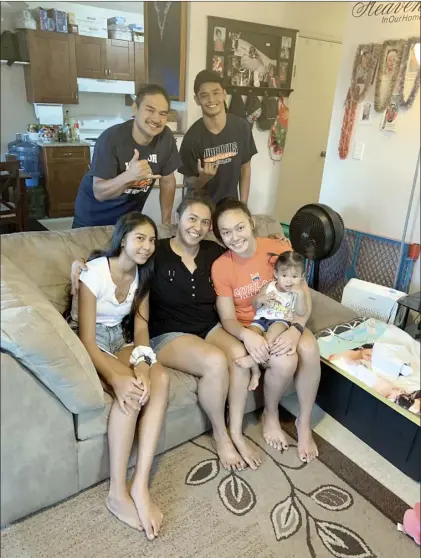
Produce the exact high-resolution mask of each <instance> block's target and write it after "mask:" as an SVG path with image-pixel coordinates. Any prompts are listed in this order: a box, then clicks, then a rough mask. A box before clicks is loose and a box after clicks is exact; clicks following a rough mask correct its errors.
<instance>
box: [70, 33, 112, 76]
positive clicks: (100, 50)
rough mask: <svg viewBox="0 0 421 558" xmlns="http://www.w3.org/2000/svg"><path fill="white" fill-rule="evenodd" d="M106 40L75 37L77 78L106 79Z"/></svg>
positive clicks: (81, 36)
mask: <svg viewBox="0 0 421 558" xmlns="http://www.w3.org/2000/svg"><path fill="white" fill-rule="evenodd" d="M106 41H107V39H98V38H96V37H84V36H83V35H76V36H75V42H76V68H77V77H82V78H92V79H104V78H106V77H107V75H106V73H105V70H106V57H107V48H106Z"/></svg>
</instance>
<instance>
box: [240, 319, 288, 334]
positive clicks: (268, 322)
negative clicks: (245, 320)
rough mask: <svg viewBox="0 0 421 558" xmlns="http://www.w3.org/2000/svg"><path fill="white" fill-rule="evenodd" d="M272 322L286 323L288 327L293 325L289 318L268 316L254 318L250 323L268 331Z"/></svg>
mask: <svg viewBox="0 0 421 558" xmlns="http://www.w3.org/2000/svg"><path fill="white" fill-rule="evenodd" d="M272 324H285V325H286V326H287V327H291V322H289V321H288V320H269V319H268V318H259V319H258V320H253V321H252V322H251V324H250V325H251V326H254V327H258V328H259V329H261V330H262V331H263V332H265V333H266V331H267V330H268V329H269V327H270V326H271V325H272Z"/></svg>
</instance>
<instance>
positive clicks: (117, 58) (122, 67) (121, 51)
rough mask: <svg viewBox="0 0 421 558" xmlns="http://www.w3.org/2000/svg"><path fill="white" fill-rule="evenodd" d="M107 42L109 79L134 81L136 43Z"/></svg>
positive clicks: (111, 40) (113, 40)
mask: <svg viewBox="0 0 421 558" xmlns="http://www.w3.org/2000/svg"><path fill="white" fill-rule="evenodd" d="M106 40H107V69H108V79H121V80H123V81H134V43H131V42H129V41H118V40H116V39H106Z"/></svg>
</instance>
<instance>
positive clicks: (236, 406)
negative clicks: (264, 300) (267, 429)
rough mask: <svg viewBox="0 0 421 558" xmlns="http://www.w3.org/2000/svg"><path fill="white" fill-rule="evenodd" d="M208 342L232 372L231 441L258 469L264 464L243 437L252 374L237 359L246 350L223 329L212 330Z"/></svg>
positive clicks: (244, 457)
mask: <svg viewBox="0 0 421 558" xmlns="http://www.w3.org/2000/svg"><path fill="white" fill-rule="evenodd" d="M206 341H207V342H208V343H212V344H213V345H215V346H216V347H218V348H219V349H221V350H222V351H224V353H225V355H226V357H227V360H228V367H229V372H230V385H229V393H228V404H229V417H230V422H229V430H230V434H231V439H232V441H233V442H234V444H235V447H236V448H237V449H238V451H239V452H240V454H241V456H242V458H243V459H244V461H245V462H246V463H247V464H248V465H249V467H250V468H251V469H257V468H258V467H259V465H260V464H261V462H262V461H261V459H260V456H259V454H258V453H257V452H256V451H255V449H254V448H253V447H252V446H250V445H249V444H248V442H247V441H246V439H245V438H244V436H243V417H244V407H245V404H246V399H247V391H248V386H249V382H250V372H249V370H245V369H244V368H241V367H240V366H238V365H237V364H236V362H237V359H238V358H241V357H242V356H244V355H245V353H246V349H245V347H244V345H243V343H241V341H239V340H238V339H236V338H235V337H233V336H232V335H230V334H229V333H228V332H226V331H225V329H223V328H222V327H221V328H217V329H214V330H212V331H211V333H209V335H208V336H207V338H206Z"/></svg>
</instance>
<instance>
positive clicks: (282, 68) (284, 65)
mask: <svg viewBox="0 0 421 558" xmlns="http://www.w3.org/2000/svg"><path fill="white" fill-rule="evenodd" d="M287 76H288V62H279V70H278V77H279V81H280V82H281V83H282V82H285V81H286V80H287Z"/></svg>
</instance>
